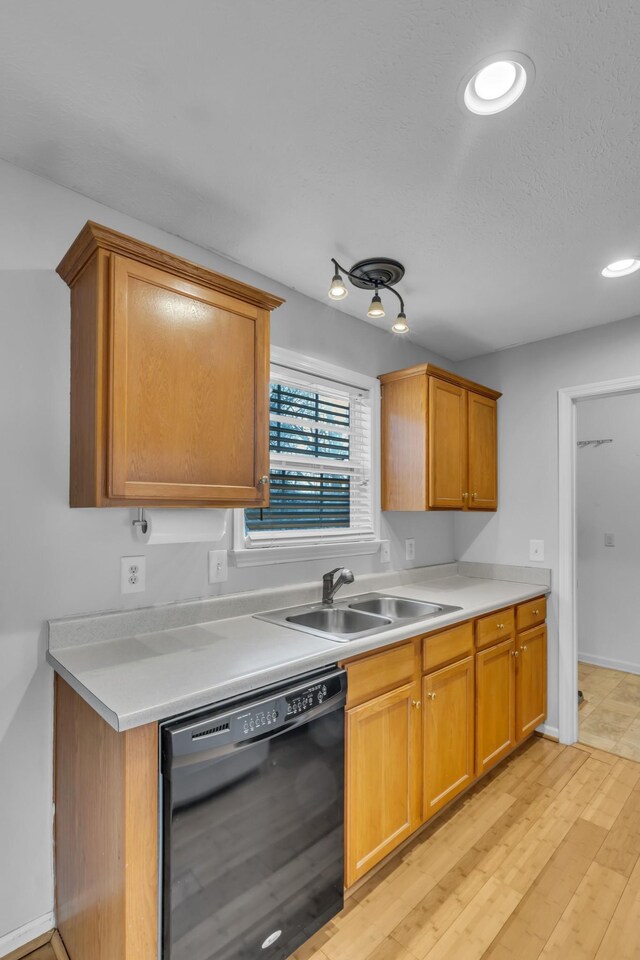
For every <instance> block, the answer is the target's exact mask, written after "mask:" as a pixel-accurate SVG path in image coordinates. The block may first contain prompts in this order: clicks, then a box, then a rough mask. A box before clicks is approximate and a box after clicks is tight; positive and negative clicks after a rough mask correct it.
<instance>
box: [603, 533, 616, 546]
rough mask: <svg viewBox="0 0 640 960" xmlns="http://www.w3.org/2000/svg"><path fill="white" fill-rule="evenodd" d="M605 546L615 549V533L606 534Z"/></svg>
mask: <svg viewBox="0 0 640 960" xmlns="http://www.w3.org/2000/svg"><path fill="white" fill-rule="evenodd" d="M604 545H605V547H615V545H616V537H615V534H614V533H605V535H604Z"/></svg>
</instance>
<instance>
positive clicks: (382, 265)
mask: <svg viewBox="0 0 640 960" xmlns="http://www.w3.org/2000/svg"><path fill="white" fill-rule="evenodd" d="M331 263H332V264H333V266H334V274H333V279H332V280H331V287H330V288H329V296H330V298H331V299H332V300H344V298H345V297H346V296H347V295H348V293H349V291H348V289H347V286H346V283H345V281H344V280H343V278H342V275H343V274H344V275H345V276H347V277H348V278H349V281H350V283H352V284H353V286H354V287H360V288H361V289H362V290H373V298H372V300H371V303H370V305H369V309H368V310H367V316H368V317H370V318H371V319H372V320H380V319H382V317H384V316H385V312H384V307H383V305H382V300H381V299H380V293H379V290H380V289H383V290H390V291H391V293H393V294H394V295H395V296H396V297H397V298H398V300H399V301H400V312H399V313H398V316H397V317H396V321H395V323H394V324H393V326H392V327H391V329H392V331H393V332H394V333H407V332H408V330H409V324H408V323H407V317H406V314H405V312H404V300H403V299H402V297H401V296H400V294H399V293H398V291H397V290H395V289H394V287H395V285H396V283H399V281H400V280H402V278H403V276H404V267H403V265H402V264H401V263H398V261H397V260H389V259H388V258H386V257H374V258H373V259H371V260H358V262H357V263H354V265H353V266H352V267H351V269H350V270H346V269H345V267H342V266H340V264H339V263H338V261H337V260H335V259H333V258H332V259H331Z"/></svg>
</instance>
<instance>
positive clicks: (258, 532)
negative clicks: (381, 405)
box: [245, 366, 374, 546]
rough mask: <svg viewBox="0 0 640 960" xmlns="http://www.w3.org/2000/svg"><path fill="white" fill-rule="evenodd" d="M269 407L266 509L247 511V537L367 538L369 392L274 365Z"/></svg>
mask: <svg viewBox="0 0 640 960" xmlns="http://www.w3.org/2000/svg"><path fill="white" fill-rule="evenodd" d="M269 410H270V416H269V446H270V458H271V463H270V506H269V507H268V508H265V509H263V510H260V509H257V508H256V509H250V510H246V511H245V527H246V534H247V535H248V538H249V540H250V541H251V542H256V543H257V542H259V543H260V545H261V546H266V545H268V544H269V543H275V542H279V543H281V542H283V541H300V540H306V541H308V542H316V541H320V540H327V539H330V538H336V539H354V540H362V539H372V538H373V537H374V524H373V505H372V490H371V486H372V485H371V395H370V391H369V390H366V389H363V388H362V387H356V386H351V385H349V384H348V383H338V382H336V381H333V380H328V379H326V378H323V377H319V376H315V375H313V374H310V373H307V372H302V371H296V370H292V369H289V368H287V367H284V366H272V368H271V386H270V403H269Z"/></svg>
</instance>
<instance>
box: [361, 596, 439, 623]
mask: <svg viewBox="0 0 640 960" xmlns="http://www.w3.org/2000/svg"><path fill="white" fill-rule="evenodd" d="M349 607H350V608H351V609H352V610H361V611H362V612H363V613H377V614H378V615H380V616H383V617H391V619H392V620H409V619H413V618H415V617H431V616H433V615H434V614H436V613H442V612H443V610H444V607H442V606H440V605H439V604H437V603H424V602H423V601H422V600H405V598H404V597H371V598H370V599H369V600H357V601H356V602H355V603H350V604H349Z"/></svg>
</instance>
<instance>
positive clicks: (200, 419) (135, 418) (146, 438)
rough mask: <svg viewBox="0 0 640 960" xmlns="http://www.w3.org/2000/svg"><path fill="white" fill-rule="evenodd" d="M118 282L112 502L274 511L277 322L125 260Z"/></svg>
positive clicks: (115, 267)
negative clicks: (272, 345) (271, 437)
mask: <svg viewBox="0 0 640 960" xmlns="http://www.w3.org/2000/svg"><path fill="white" fill-rule="evenodd" d="M111 281H112V313H111V329H110V347H111V378H110V405H109V406H110V454H111V455H110V458H109V460H110V469H109V495H110V496H111V497H116V498H117V497H121V498H127V499H131V500H133V501H136V500H146V501H149V500H153V499H158V500H187V501H196V502H197V501H211V500H215V501H220V502H221V503H224V502H225V501H232V502H240V503H247V504H252V503H258V504H261V503H263V502H265V499H266V493H265V491H266V484H261V483H260V482H259V481H260V477H262V476H265V475H268V473H269V450H268V443H269V441H268V384H269V346H268V338H269V323H268V313H267V312H266V311H265V310H261V309H260V308H258V307H255V306H253V305H252V304H249V303H244V302H242V301H240V300H236V299H235V298H233V297H230V296H227V295H226V294H221V293H216V292H214V291H212V290H210V289H208V288H206V287H204V286H200V285H199V284H197V283H194V282H190V281H186V280H182V279H179V278H177V277H175V276H173V275H172V274H170V273H167V272H165V271H163V270H159V269H156V268H155V267H150V266H147V265H145V264H142V263H138V262H136V261H134V260H129V259H128V258H126V257H121V256H114V257H113V264H112V275H111Z"/></svg>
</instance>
